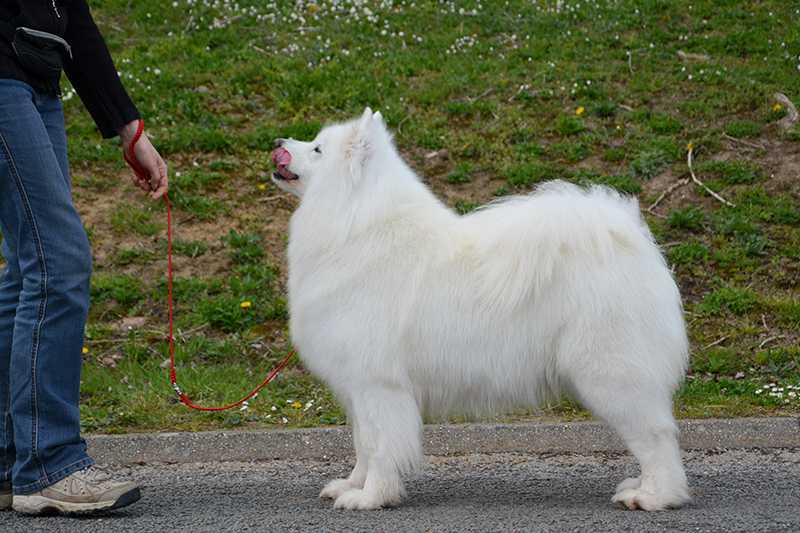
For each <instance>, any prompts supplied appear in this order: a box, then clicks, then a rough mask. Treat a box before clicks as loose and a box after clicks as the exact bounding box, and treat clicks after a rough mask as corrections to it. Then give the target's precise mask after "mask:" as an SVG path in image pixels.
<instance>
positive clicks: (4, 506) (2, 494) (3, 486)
mask: <svg viewBox="0 0 800 533" xmlns="http://www.w3.org/2000/svg"><path fill="white" fill-rule="evenodd" d="M11 498H12V492H11V482H10V481H3V482H2V483H0V511H7V510H9V509H11Z"/></svg>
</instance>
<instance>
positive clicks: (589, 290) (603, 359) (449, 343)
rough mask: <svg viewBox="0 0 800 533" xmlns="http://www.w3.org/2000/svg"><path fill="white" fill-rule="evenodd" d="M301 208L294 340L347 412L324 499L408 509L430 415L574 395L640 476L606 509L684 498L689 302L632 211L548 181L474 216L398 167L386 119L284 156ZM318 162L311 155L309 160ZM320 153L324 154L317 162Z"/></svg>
mask: <svg viewBox="0 0 800 533" xmlns="http://www.w3.org/2000/svg"><path fill="white" fill-rule="evenodd" d="M282 143H283V146H284V148H286V149H287V150H288V151H289V152H290V154H291V155H292V163H291V164H290V166H289V168H290V170H292V171H293V172H295V173H296V174H298V175H299V179H298V180H296V181H282V180H276V183H278V185H279V186H281V187H282V188H284V189H285V190H288V191H291V192H293V193H295V194H297V195H298V196H300V197H301V198H302V200H301V203H300V206H299V208H298V209H297V211H296V212H295V213H294V215H293V217H292V221H291V227H290V240H289V304H290V305H289V307H290V313H291V320H290V327H291V334H292V341H293V342H294V344H295V346H296V347H297V348H298V350H299V353H300V354H301V357H302V358H303V361H304V363H305V364H306V365H307V367H308V368H309V369H310V370H311V371H312V372H314V373H315V374H316V375H317V376H319V377H320V378H322V379H323V380H324V381H325V382H326V383H327V384H328V385H329V386H330V387H331V389H332V390H333V391H334V393H335V394H336V396H337V397H338V398H339V399H340V401H341V402H342V404H343V405H344V406H345V408H346V410H347V413H348V416H349V418H350V421H351V423H352V426H353V435H354V443H355V449H356V456H357V459H356V466H355V468H354V469H353V472H352V473H351V474H350V476H349V477H348V478H347V479H340V480H334V481H332V482H331V483H329V484H328V485H327V486H326V487H325V488H324V489H323V491H322V494H321V496H323V497H330V498H334V499H335V504H334V505H335V507H337V508H347V509H375V508H379V507H382V506H390V505H396V504H398V503H400V501H401V500H402V498H403V495H404V489H403V482H402V474H404V473H406V472H408V471H411V470H412V469H414V468H415V467H417V466H418V465H419V464H420V462H421V460H422V442H421V431H422V418H423V416H426V417H441V416H445V415H449V414H453V413H459V412H461V413H487V412H497V411H502V410H504V409H508V408H511V407H528V406H536V405H540V404H541V403H542V402H543V401H544V400H546V399H548V398H551V397H557V396H558V395H559V394H561V393H562V392H567V393H569V394H571V395H572V396H573V397H574V398H576V399H577V400H579V401H580V402H581V403H582V404H583V405H584V406H586V407H587V408H588V409H590V410H591V411H592V412H593V413H594V414H595V415H596V416H598V417H600V418H602V419H603V420H605V421H606V422H607V423H608V424H609V425H610V426H611V427H613V428H614V429H615V430H616V431H617V432H618V433H619V434H620V435H621V436H622V438H623V439H624V440H625V442H626V444H627V446H628V447H629V448H630V450H631V451H632V452H633V454H634V455H635V456H636V458H637V459H638V460H639V463H640V464H641V469H642V471H641V476H640V477H638V478H631V479H627V480H625V481H623V482H622V483H620V485H619V486H618V487H617V492H616V494H615V495H614V497H613V501H615V502H621V503H622V504H624V505H625V506H627V507H629V508H641V509H647V510H657V509H665V508H668V507H676V506H679V505H681V504H683V503H685V502H686V501H687V500H688V499H689V495H688V489H687V483H686V476H685V474H684V471H683V466H682V464H681V457H680V450H679V448H678V443H677V428H676V425H675V421H674V419H673V416H672V394H673V392H674V391H675V389H676V387H677V386H678V384H679V382H680V381H681V379H682V376H683V374H684V372H685V369H686V364H687V353H688V343H687V338H686V332H685V326H684V321H683V313H682V307H681V300H680V295H679V293H678V289H677V287H676V285H675V282H674V281H673V279H672V276H671V275H670V272H669V270H668V269H667V266H666V264H665V262H664V259H663V257H662V255H661V253H660V252H659V249H658V247H657V246H656V244H655V242H654V240H653V237H652V235H651V234H650V232H649V230H648V229H647V226H646V225H645V224H644V222H643V221H642V219H641V216H640V214H639V210H638V205H637V202H636V201H635V200H634V199H631V198H627V197H622V196H620V195H619V194H617V193H616V192H614V191H612V190H610V189H607V188H604V187H593V188H591V189H581V188H579V187H576V186H574V185H571V184H568V183H564V182H560V181H555V182H550V183H547V184H545V185H543V186H540V187H539V188H538V189H537V190H536V191H535V192H534V193H533V194H531V195H529V196H518V197H514V198H511V199H507V200H503V201H500V202H497V203H494V204H491V205H489V206H486V207H484V208H482V209H480V210H478V211H476V212H474V213H471V214H469V215H466V216H458V215H457V214H456V213H454V212H453V211H452V210H450V209H448V208H446V207H445V206H444V205H443V204H442V203H441V202H439V201H438V200H437V199H436V198H435V197H434V196H433V194H432V193H431V192H430V191H429V190H428V189H427V187H425V185H424V184H423V183H422V182H421V181H420V179H419V178H418V177H417V176H416V175H415V174H414V172H413V171H412V170H411V169H410V168H409V167H408V166H407V165H406V164H405V163H404V162H403V160H402V159H401V157H400V155H399V154H398V153H397V151H396V149H395V148H394V146H393V143H392V139H391V136H390V134H389V133H388V132H387V130H386V127H385V125H384V123H383V120H382V118H381V116H380V114H379V113H375V114H373V113H372V112H371V111H370V110H369V109H367V110H366V111H365V112H364V115H363V116H362V117H361V118H359V119H356V120H354V121H351V122H348V123H344V124H337V125H332V126H328V127H326V128H325V129H323V130H322V131H321V132H320V134H319V135H318V136H317V138H316V139H315V140H314V141H312V142H310V143H305V142H299V141H295V140H286V141H282ZM315 148H317V151H315ZM318 152H321V153H318Z"/></svg>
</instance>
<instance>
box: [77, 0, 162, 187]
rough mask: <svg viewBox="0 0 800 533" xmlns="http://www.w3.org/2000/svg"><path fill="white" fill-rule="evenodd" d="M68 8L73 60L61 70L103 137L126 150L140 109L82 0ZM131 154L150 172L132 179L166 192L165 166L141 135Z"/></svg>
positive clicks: (138, 183)
mask: <svg viewBox="0 0 800 533" xmlns="http://www.w3.org/2000/svg"><path fill="white" fill-rule="evenodd" d="M62 9H66V10H67V18H68V21H69V22H68V24H67V31H66V33H65V35H64V38H65V39H66V40H67V42H68V43H69V44H70V46H71V47H72V60H71V61H69V60H68V61H66V63H65V67H64V71H65V72H66V74H67V76H68V77H69V80H70V82H72V86H73V87H74V88H75V91H76V92H77V93H78V96H80V98H81V101H82V102H83V104H84V105H85V106H86V109H87V110H88V111H89V114H90V115H92V118H93V119H94V121H95V123H96V124H97V127H98V128H99V129H100V133H101V134H102V135H103V137H105V138H111V137H115V136H116V135H119V136H120V137H121V138H122V144H123V150H127V149H128V146H129V144H130V141H131V139H132V138H133V136H134V134H135V133H136V127H137V125H138V121H139V120H140V118H141V117H140V115H139V111H138V110H137V109H136V106H135V105H134V104H133V102H132V101H131V99H130V96H128V93H127V92H126V91H125V88H124V87H123V85H122V81H121V80H120V79H119V75H118V74H117V69H116V67H115V66H114V61H113V60H112V59H111V54H110V53H109V51H108V47H107V46H106V43H105V40H104V39H103V36H102V35H101V34H100V30H99V29H98V28H97V25H96V24H95V22H94V19H92V14H91V12H90V11H89V6H88V5H87V4H86V1H85V0H73V1H72V2H69V3H68V4H67V6H65V7H63V8H62ZM134 154H135V155H136V158H137V159H138V161H139V162H140V163H141V164H142V166H143V167H144V168H145V169H146V170H147V172H148V173H149V175H150V179H149V182H147V181H143V180H139V179H136V178H134V182H135V183H136V185H138V186H139V187H140V188H141V189H143V190H144V191H147V192H150V193H151V196H153V198H159V197H161V196H163V194H164V193H166V191H167V165H166V163H164V160H163V159H162V158H161V156H160V155H159V154H158V152H157V151H156V149H155V148H154V147H153V145H152V144H151V143H150V140H149V139H148V138H147V135H146V134H144V135H142V137H141V138H140V139H139V142H138V143H136V146H135V147H134Z"/></svg>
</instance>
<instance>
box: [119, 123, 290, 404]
mask: <svg viewBox="0 0 800 533" xmlns="http://www.w3.org/2000/svg"><path fill="white" fill-rule="evenodd" d="M143 131H144V121H143V120H139V126H138V127H137V128H136V134H135V135H134V137H133V140H132V141H131V144H130V146H129V147H128V150H127V151H124V152H123V157H124V159H125V162H126V163H128V165H129V166H130V167H131V168H132V169H133V171H134V172H135V173H136V176H137V177H138V178H139V179H140V180H148V179H149V176H148V172H147V170H146V169H145V168H144V167H143V166H142V165H141V164H140V163H139V161H138V160H137V159H136V155H135V154H134V151H133V149H134V147H135V146H136V143H137V142H139V139H140V138H141V136H142V132H143ZM164 203H165V204H166V205H167V294H168V299H169V380H170V383H171V384H172V388H173V389H174V390H175V394H177V395H178V399H179V400H180V402H181V403H182V404H184V405H185V406H186V407H189V408H190V409H196V410H198V411H227V410H228V409H233V408H234V407H238V406H240V405H242V404H243V403H244V402H246V401H247V400H249V399H250V398H253V397H254V396H255V395H257V394H258V393H259V392H260V391H261V389H263V388H264V387H266V386H267V385H269V383H270V382H271V381H272V380H273V379H275V377H276V376H277V375H278V373H280V371H281V370H283V369H284V368H285V367H286V365H288V364H289V361H291V359H292V357H293V356H294V350H291V351H290V352H289V355H287V356H286V357H285V358H284V359H283V360H282V361H281V362H280V363H278V365H277V366H276V367H275V368H273V369H272V370H271V371H270V373H269V374H267V377H266V378H265V379H264V381H262V382H261V384H259V385H258V386H257V387H256V388H255V389H253V390H252V391H250V393H249V394H248V395H247V396H245V397H244V398H242V399H241V400H239V401H238V402H235V403H232V404H229V405H223V406H219V407H203V406H201V405H197V404H195V403H192V401H191V400H190V399H189V396H188V395H186V393H184V392H183V391H182V390H181V388H180V386H178V378H177V374H176V372H175V336H174V335H173V329H174V320H173V304H172V208H171V205H170V203H169V196H167V195H166V194H164Z"/></svg>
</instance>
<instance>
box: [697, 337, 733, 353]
mask: <svg viewBox="0 0 800 533" xmlns="http://www.w3.org/2000/svg"><path fill="white" fill-rule="evenodd" d="M727 339H728V336H727V335H725V336H724V337H721V338H719V339H717V340H715V341H714V342H712V343H710V344H706V345H705V346H703V349H704V350H708V349H709V348H713V347H714V346H716V345H717V344H722V343H723V342H725V341H726V340H727Z"/></svg>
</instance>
